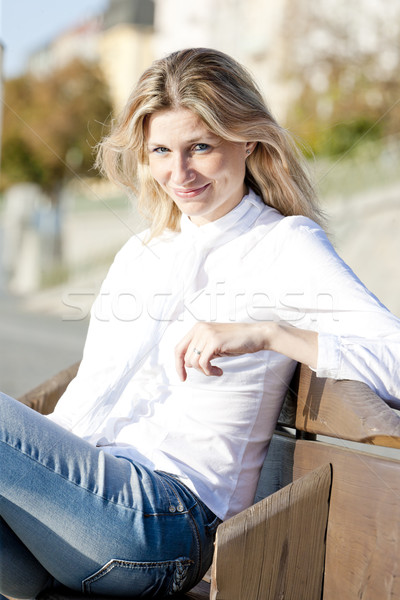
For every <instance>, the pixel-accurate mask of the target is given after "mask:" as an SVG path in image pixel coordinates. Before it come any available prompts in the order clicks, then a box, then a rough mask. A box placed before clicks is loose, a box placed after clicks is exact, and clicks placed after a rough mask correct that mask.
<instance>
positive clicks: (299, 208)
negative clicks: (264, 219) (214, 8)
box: [96, 48, 322, 237]
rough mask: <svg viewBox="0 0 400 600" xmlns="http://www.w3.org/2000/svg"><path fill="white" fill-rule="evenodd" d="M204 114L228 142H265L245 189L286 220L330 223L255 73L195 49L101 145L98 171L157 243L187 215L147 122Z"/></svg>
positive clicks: (150, 81)
mask: <svg viewBox="0 0 400 600" xmlns="http://www.w3.org/2000/svg"><path fill="white" fill-rule="evenodd" d="M177 108H185V109H189V110H191V111H192V112H193V113H195V114H197V115H198V116H199V117H200V118H201V119H202V120H203V122H204V123H205V124H206V126H207V127H208V128H209V129H210V130H211V131H212V132H213V133H214V134H216V135H218V136H220V137H221V138H223V139H225V140H228V141H234V142H257V144H256V147H255V149H254V150H253V152H252V153H251V155H250V156H249V157H248V158H247V160H246V175H245V183H246V184H247V185H248V186H249V187H251V188H252V189H253V190H254V191H255V192H256V193H257V194H259V195H260V196H261V198H262V199H263V201H264V202H265V204H268V205H269V206H272V207H274V208H276V209H277V210H278V211H280V212H281V213H282V214H283V215H285V216H288V215H305V216H307V217H310V218H312V219H313V220H315V221H317V222H320V221H321V220H322V218H321V215H320V212H319V210H318V208H317V203H316V198H315V193H314V190H313V186H312V185H311V182H310V179H309V177H308V175H307V171H306V169H305V167H304V161H303V158H302V156H301V154H300V152H299V150H298V149H297V147H296V145H295V144H294V142H293V140H292V137H291V136H290V135H289V134H288V132H287V131H285V129H283V128H282V127H281V126H280V125H279V124H278V123H277V122H276V120H275V119H274V118H273V116H272V114H271V112H270V111H269V109H268V108H267V106H266V104H265V102H264V100H263V97H262V95H261V93H260V91H259V89H258V87H257V85H256V84H255V82H254V81H253V79H252V77H251V76H250V74H249V73H248V72H247V70H246V69H245V68H244V67H242V66H241V65H240V64H238V63H237V62H236V61H235V60H234V59H233V58H231V57H230V56H227V55H226V54H224V53H222V52H219V51H217V50H210V49H206V48H192V49H187V50H181V51H178V52H174V53H172V54H170V55H169V56H167V57H166V58H162V59H160V60H156V61H155V62H154V63H153V64H152V65H151V67H150V68H148V69H147V70H146V71H145V72H144V73H143V75H142V76H141V78H140V79H139V81H138V84H137V86H136V87H135V89H134V90H133V92H132V94H131V96H130V98H129V100H128V102H127V105H126V107H125V110H124V111H123V113H122V115H121V117H120V119H119V121H118V122H117V123H116V124H115V126H114V127H113V128H112V131H111V133H110V135H109V136H107V137H106V138H104V139H103V141H102V142H101V143H100V144H99V152H98V155H97V161H96V166H97V167H98V168H99V169H100V171H101V172H102V173H103V174H104V175H106V176H107V177H108V178H109V179H110V180H111V181H114V182H115V183H117V184H119V185H122V186H124V187H127V188H128V189H129V190H131V191H132V192H133V193H134V194H135V196H136V197H137V198H138V203H139V208H140V209H141V211H142V212H144V213H146V214H147V216H149V217H150V219H151V223H152V224H151V237H153V236H156V235H159V234H160V233H162V232H163V231H164V230H165V229H166V228H168V229H171V230H174V231H177V230H179V220H180V215H181V212H180V210H179V209H178V207H177V206H176V204H175V203H174V202H173V201H172V199H171V198H170V197H169V196H168V195H167V194H166V193H165V192H164V190H163V189H162V188H161V187H160V186H159V184H158V183H157V182H156V181H155V180H154V179H153V177H152V176H151V173H150V169H149V164H148V156H147V151H146V139H145V127H146V121H147V119H148V117H149V116H150V115H152V114H153V113H155V112H157V111H160V110H165V109H177Z"/></svg>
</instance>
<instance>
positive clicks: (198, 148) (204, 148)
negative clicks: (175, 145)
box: [194, 144, 210, 152]
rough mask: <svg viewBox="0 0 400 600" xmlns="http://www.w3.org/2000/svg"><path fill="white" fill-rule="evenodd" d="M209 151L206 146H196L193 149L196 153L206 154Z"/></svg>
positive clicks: (208, 147)
mask: <svg viewBox="0 0 400 600" xmlns="http://www.w3.org/2000/svg"><path fill="white" fill-rule="evenodd" d="M209 149H210V146H209V145H208V144H196V145H195V147H194V150H195V151H196V152H206V151H207V150H209Z"/></svg>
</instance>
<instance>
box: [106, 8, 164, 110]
mask: <svg viewBox="0 0 400 600" xmlns="http://www.w3.org/2000/svg"><path fill="white" fill-rule="evenodd" d="M153 23H154V2H153V1H152V0H111V2H110V5H109V8H108V10H107V11H106V13H105V15H104V22H103V30H102V34H101V37H100V39H99V46H98V51H99V60H100V64H101V67H102V69H103V72H104V74H105V77H106V80H107V82H108V84H109V89H110V95H111V99H112V102H113V105H114V109H115V111H116V112H117V113H118V112H120V110H121V109H122V107H123V106H124V104H125V102H126V99H127V98H128V96H129V94H130V91H131V89H132V87H133V85H134V84H135V82H136V81H137V79H138V77H139V76H140V74H141V73H142V72H143V71H144V69H145V68H146V67H148V66H149V64H150V63H151V62H152V60H153V58H154V54H153V36H154V27H153Z"/></svg>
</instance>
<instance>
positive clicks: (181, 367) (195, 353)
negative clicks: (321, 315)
mask: <svg viewBox="0 0 400 600" xmlns="http://www.w3.org/2000/svg"><path fill="white" fill-rule="evenodd" d="M260 350H274V351H275V352H280V353H281V354H285V355H286V356H289V357H290V358H293V359H294V360H296V361H300V362H304V363H306V364H309V365H310V366H311V367H316V364H317V353H318V334H317V333H315V332H313V331H306V330H303V329H296V328H294V327H288V326H286V325H281V324H278V323H275V322H272V321H271V322H263V323H197V324H196V325H195V326H194V327H193V328H192V329H191V330H190V331H189V332H188V333H187V334H186V335H185V337H184V338H183V339H182V340H181V341H180V342H179V344H178V345H177V346H176V348H175V364H176V370H177V372H178V375H179V377H180V378H181V380H182V381H185V379H186V376H187V373H186V369H187V368H190V367H193V368H195V369H198V370H199V371H202V372H203V373H204V374H205V375H215V376H220V375H222V373H223V372H222V369H221V368H220V367H216V366H214V365H212V364H211V361H212V360H213V358H218V357H220V356H239V355H241V354H248V353H253V352H259V351H260Z"/></svg>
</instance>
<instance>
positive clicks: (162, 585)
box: [82, 557, 193, 598]
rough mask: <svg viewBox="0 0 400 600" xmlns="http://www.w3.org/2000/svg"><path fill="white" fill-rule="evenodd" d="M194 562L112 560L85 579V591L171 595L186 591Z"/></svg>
mask: <svg viewBox="0 0 400 600" xmlns="http://www.w3.org/2000/svg"><path fill="white" fill-rule="evenodd" d="M192 564H193V561H192V560H190V559H189V558H185V557H181V558H177V559H175V560H168V561H155V562H133V561H128V560H119V559H112V560H110V561H109V562H107V563H106V564H105V565H104V567H102V568H101V569H99V570H98V571H96V572H95V573H93V575H91V576H90V577H87V578H86V579H84V580H83V581H82V591H83V592H85V593H91V594H93V593H95V594H96V593H97V594H104V595H109V596H128V597H129V596H130V597H135V598H153V597H154V596H156V595H157V594H164V595H166V596H169V595H172V594H176V593H177V592H180V591H182V589H183V587H184V585H185V582H186V579H187V576H188V571H189V568H190V567H191V565H192Z"/></svg>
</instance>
